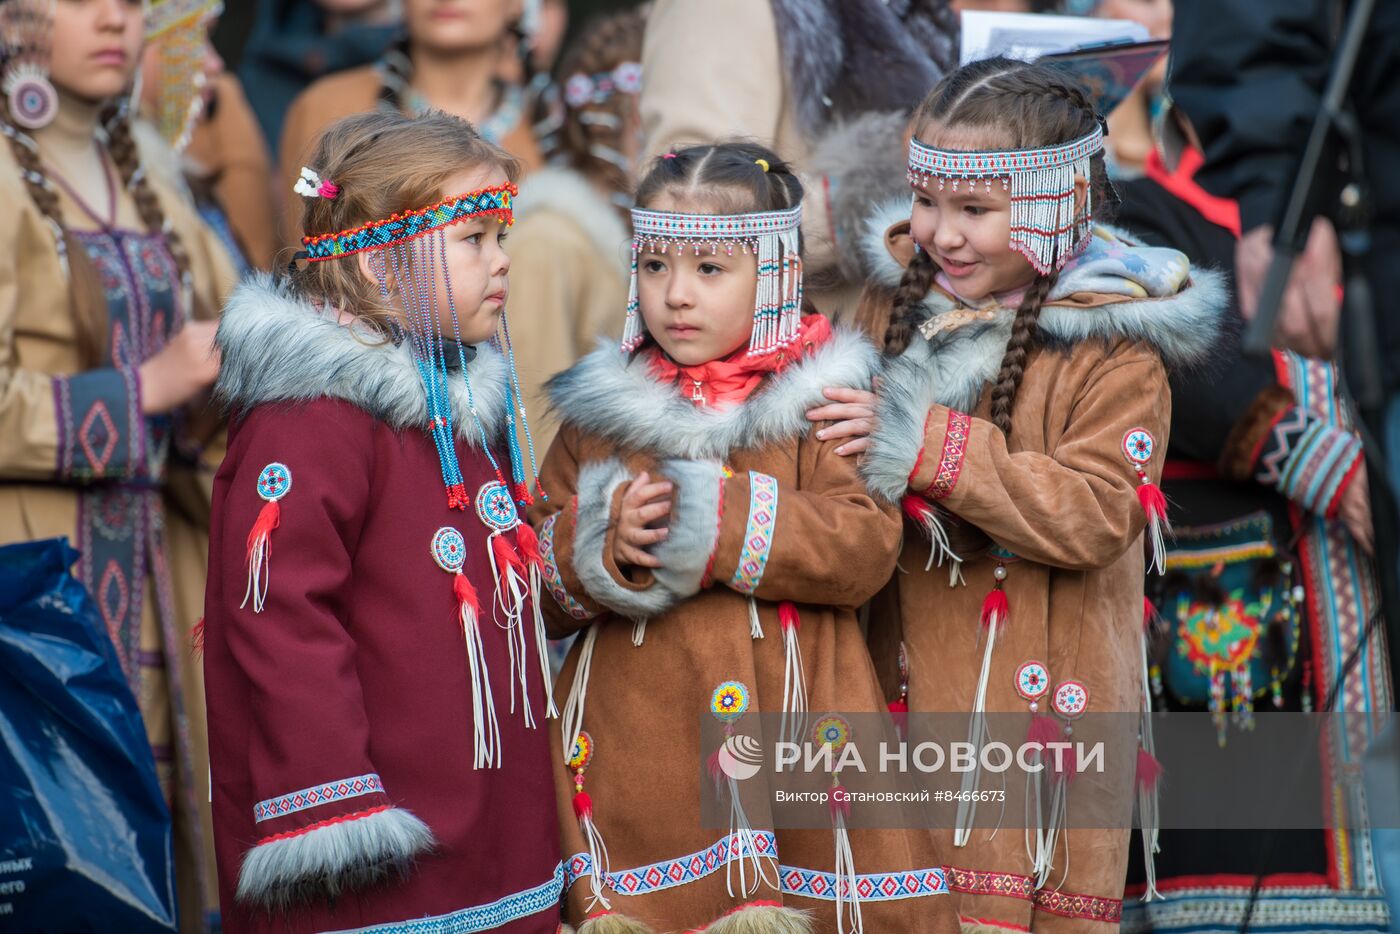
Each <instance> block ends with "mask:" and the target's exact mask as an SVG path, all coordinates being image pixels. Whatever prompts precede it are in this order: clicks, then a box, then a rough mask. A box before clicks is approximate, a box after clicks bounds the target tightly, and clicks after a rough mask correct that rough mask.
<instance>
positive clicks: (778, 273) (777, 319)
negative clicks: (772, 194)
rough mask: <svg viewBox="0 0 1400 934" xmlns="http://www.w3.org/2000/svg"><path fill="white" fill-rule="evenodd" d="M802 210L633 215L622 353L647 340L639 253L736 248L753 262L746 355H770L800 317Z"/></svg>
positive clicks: (793, 336) (635, 211)
mask: <svg viewBox="0 0 1400 934" xmlns="http://www.w3.org/2000/svg"><path fill="white" fill-rule="evenodd" d="M801 226H802V206H801V205H800V204H799V205H798V206H797V207H794V208H789V209H787V210H785V211H765V212H763V213H760V214H667V213H663V212H661V211H645V210H642V209H640V208H634V209H633V211H632V284H631V287H630V288H629V290H628V293H627V323H626V325H625V326H624V327H623V330H622V349H623V350H624V351H625V352H628V353H630V352H631V351H633V350H636V349H637V347H638V345H640V344H641V343H642V341H643V340H645V339H646V334H647V331H646V323H645V322H644V321H642V314H641V306H640V304H639V303H638V301H637V257H638V254H640V253H641V252H642V251H643V250H655V251H659V252H661V253H666V252H669V251H670V250H671V249H675V250H676V252H677V253H680V252H683V251H684V250H686V249H687V248H688V249H691V250H693V251H694V252H695V254H696V255H699V254H700V253H701V252H702V251H703V250H705V249H706V248H708V249H709V251H710V253H718V252H719V251H720V249H723V250H724V252H725V253H726V254H727V255H730V256H732V255H734V248H735V246H738V247H739V249H740V250H742V251H743V252H745V253H753V254H754V255H755V256H756V257H757V259H758V292H757V297H756V299H755V301H754V310H753V314H754V325H753V336H752V337H750V338H749V354H750V355H753V356H756V355H759V354H765V353H771V352H772V351H774V350H777V349H778V348H780V347H785V346H787V345H788V344H790V343H791V342H792V341H793V340H795V339H796V337H797V330H798V325H799V322H800V319H801V317H802V258H801V256H800V254H799V252H798V245H799V243H800V240H799V236H798V231H799V229H800V228H801Z"/></svg>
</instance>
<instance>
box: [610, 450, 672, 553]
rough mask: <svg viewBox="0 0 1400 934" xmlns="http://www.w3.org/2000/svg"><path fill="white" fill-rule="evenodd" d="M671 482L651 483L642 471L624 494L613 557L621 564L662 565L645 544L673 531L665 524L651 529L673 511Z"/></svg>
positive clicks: (654, 541)
mask: <svg viewBox="0 0 1400 934" xmlns="http://www.w3.org/2000/svg"><path fill="white" fill-rule="evenodd" d="M671 490H672V485H671V483H670V481H667V480H662V481H661V482H659V483H652V482H651V475H650V474H648V473H646V472H645V471H643V472H642V473H641V474H640V475H639V476H638V477H637V479H635V480H633V481H632V482H631V483H630V484H628V486H627V492H626V493H623V494H622V509H621V511H620V512H619V513H618V517H617V535H616V536H614V538H613V560H614V561H616V562H617V564H618V566H619V567H625V566H627V565H634V566H636V567H643V568H659V567H661V562H660V561H658V560H657V559H656V558H654V557H653V556H652V555H650V554H648V553H647V551H646V546H648V545H655V544H656V543H657V542H660V541H665V540H666V536H667V535H669V534H670V531H671V530H670V529H668V528H666V526H664V525H663V526H660V527H659V528H651V527H650V526H651V524H652V523H653V522H655V521H656V520H658V519H660V518H661V517H663V516H665V515H667V514H669V513H670V512H671Z"/></svg>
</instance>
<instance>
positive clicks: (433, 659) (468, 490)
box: [205, 114, 563, 932]
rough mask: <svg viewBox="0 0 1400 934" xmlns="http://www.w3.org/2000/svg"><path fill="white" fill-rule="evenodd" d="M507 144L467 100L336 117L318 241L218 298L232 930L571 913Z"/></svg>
mask: <svg viewBox="0 0 1400 934" xmlns="http://www.w3.org/2000/svg"><path fill="white" fill-rule="evenodd" d="M515 172H516V165H515V162H514V160H512V159H511V158H510V157H509V156H507V155H505V153H503V152H502V151H501V150H499V149H497V148H496V147H495V146H492V145H491V144H489V143H487V142H485V141H483V140H482V139H481V138H480V137H479V136H478V135H477V133H476V132H475V131H474V130H473V129H472V128H471V127H470V126H469V125H468V124H466V123H464V122H462V121H460V120H457V119H456V118H452V117H447V116H443V115H432V116H426V117H421V118H415V119H408V118H404V117H401V116H398V115H391V114H367V115H363V116H359V117H351V118H348V119H346V120H343V121H341V122H340V123H338V124H336V125H335V126H333V127H331V128H330V129H329V130H327V132H326V134H325V136H324V137H323V138H322V140H321V143H320V145H319V148H318V151H317V153H316V155H315V158H314V169H313V168H306V169H303V170H302V175H301V178H300V179H298V180H297V183H296V191H297V192H298V193H299V194H301V195H302V196H303V198H304V199H305V202H304V203H305V211H304V215H303V227H304V229H305V230H306V231H308V236H307V238H306V239H305V241H304V244H305V249H304V250H303V251H302V253H300V254H298V259H299V260H305V262H302V263H299V267H298V268H295V269H293V271H291V272H290V273H289V275H288V276H287V277H286V279H285V280H284V281H278V282H274V281H271V280H269V279H266V278H262V279H255V280H253V281H252V282H250V283H248V284H246V285H244V286H243V287H242V288H241V289H240V290H239V291H238V292H237V293H235V295H234V297H233V298H232V300H231V301H230V303H229V305H228V308H227V310H226V311H225V313H224V317H223V321H222V323H221V325H220V328H219V346H220V349H221V351H222V354H223V371H222V375H221V380H220V383H219V392H220V394H221V395H222V397H223V399H224V400H225V401H226V403H227V404H228V406H229V407H230V408H231V410H232V411H233V413H234V416H235V418H234V421H233V424H232V425H231V427H230V431H229V446H228V456H227V459H226V460H225V461H224V464H223V467H222V469H221V470H220V471H219V474H218V476H217V478H216V480H215V489H214V516H213V532H212V535H211V539H210V575H209V589H208V593H207V596H206V621H207V626H206V628H205V640H206V642H205V645H206V654H205V668H206V675H207V689H208V698H209V721H210V723H209V726H210V747H211V758H212V763H213V789H214V791H213V794H214V830H215V839H216V850H217V855H218V865H219V882H220V900H221V902H222V906H223V912H224V918H225V919H226V922H227V925H228V928H229V929H230V930H237V931H244V930H269V931H270V930H275V931H279V932H290V931H329V930H337V931H338V930H345V929H356V930H360V929H365V930H375V931H383V930H394V931H398V930H410V929H411V930H413V931H479V930H487V929H490V930H502V931H512V932H533V931H548V932H553V931H555V930H556V929H557V927H558V918H559V912H558V902H559V896H560V891H561V888H562V883H563V871H562V869H561V868H560V863H559V853H558V844H557V835H556V826H557V825H556V822H555V813H554V792H553V786H552V783H551V780H550V753H549V748H548V746H547V745H546V743H547V741H548V739H547V737H548V733H547V731H546V730H545V729H544V722H545V719H546V717H548V716H555V715H556V713H555V710H554V704H553V701H552V699H551V698H550V695H549V686H548V667H547V663H546V661H545V659H544V656H543V654H542V649H543V644H542V641H543V640H542V623H541V621H540V618H539V615H538V612H537V610H536V608H535V603H534V600H533V598H532V593H531V591H532V590H534V589H537V582H538V579H539V575H538V551H537V545H536V543H535V539H534V535H533V534H532V533H531V532H530V530H529V528H528V527H527V526H524V525H522V524H520V522H519V519H518V516H517V512H516V501H515V500H516V496H517V495H518V496H519V497H521V501H522V502H524V501H525V499H526V498H527V497H528V489H529V486H528V482H529V474H527V472H526V470H527V462H528V458H526V457H524V456H523V454H522V452H521V451H518V450H515V449H514V448H515V445H514V443H513V439H514V437H515V432H514V431H513V427H514V424H515V420H516V418H517V417H523V411H518V409H519V407H518V405H517V401H518V392H517V391H516V390H515V388H514V373H513V367H512V365H511V363H510V342H509V332H508V331H505V329H504V322H503V317H502V309H503V306H504V304H505V300H506V290H507V271H508V269H509V266H510V263H509V260H508V259H507V258H506V255H505V253H504V252H502V249H501V243H502V241H503V240H504V237H505V228H506V227H507V226H508V224H509V222H510V219H511V201H512V196H513V195H514V193H515V186H514V184H513V181H512V180H513V178H514V177H515ZM498 328H499V332H498ZM498 333H499V335H500V338H499V339H498V338H497V335H498ZM523 434H525V437H526V438H527V439H528V433H523ZM497 442H500V444H497ZM507 450H509V452H510V455H511V456H509V457H506V456H504V454H505V451H507ZM531 469H532V468H531ZM505 471H509V472H510V473H511V476H510V477H509V478H507V477H506V476H505ZM532 585H533V586H532Z"/></svg>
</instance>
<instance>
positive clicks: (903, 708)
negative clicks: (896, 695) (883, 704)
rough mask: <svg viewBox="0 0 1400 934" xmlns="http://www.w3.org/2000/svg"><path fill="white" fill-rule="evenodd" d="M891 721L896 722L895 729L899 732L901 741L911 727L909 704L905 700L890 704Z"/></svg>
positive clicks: (901, 699)
mask: <svg viewBox="0 0 1400 934" xmlns="http://www.w3.org/2000/svg"><path fill="white" fill-rule="evenodd" d="M888 706H889V708H890V719H891V720H893V721H894V728H895V729H896V730H898V731H899V736H900V738H901V739H903V738H904V735H905V731H906V730H907V729H908V727H909V702H908V701H907V700H905V699H904V698H902V697H901V698H900V699H899V700H892V701H890V702H889V705H888Z"/></svg>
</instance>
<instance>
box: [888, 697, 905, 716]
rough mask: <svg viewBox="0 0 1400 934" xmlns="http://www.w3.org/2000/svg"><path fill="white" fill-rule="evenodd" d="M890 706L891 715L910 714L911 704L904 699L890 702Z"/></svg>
mask: <svg viewBox="0 0 1400 934" xmlns="http://www.w3.org/2000/svg"><path fill="white" fill-rule="evenodd" d="M888 706H889V708H890V713H908V712H909V702H908V701H907V700H905V699H904V698H902V697H901V698H900V699H899V700H892V701H890V702H889V705H888Z"/></svg>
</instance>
